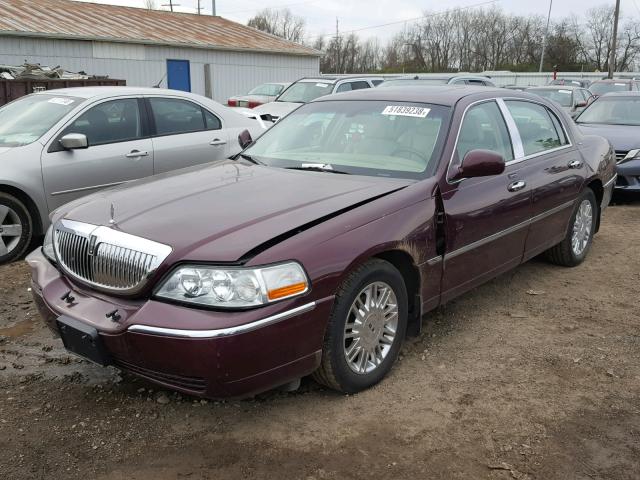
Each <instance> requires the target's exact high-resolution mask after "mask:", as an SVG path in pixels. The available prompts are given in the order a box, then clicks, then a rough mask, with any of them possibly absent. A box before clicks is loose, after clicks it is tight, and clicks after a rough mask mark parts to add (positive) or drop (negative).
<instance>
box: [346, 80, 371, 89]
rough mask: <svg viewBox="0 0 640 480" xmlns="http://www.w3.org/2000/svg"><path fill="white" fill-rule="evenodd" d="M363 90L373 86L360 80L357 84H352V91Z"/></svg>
mask: <svg viewBox="0 0 640 480" xmlns="http://www.w3.org/2000/svg"><path fill="white" fill-rule="evenodd" d="M363 88H371V86H370V85H369V84H368V83H367V82H365V81H364V80H358V81H357V82H351V90H362V89H363Z"/></svg>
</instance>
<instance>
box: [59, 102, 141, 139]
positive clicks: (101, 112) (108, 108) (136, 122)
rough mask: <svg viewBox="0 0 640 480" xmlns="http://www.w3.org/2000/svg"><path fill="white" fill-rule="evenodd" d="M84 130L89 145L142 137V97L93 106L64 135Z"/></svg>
mask: <svg viewBox="0 0 640 480" xmlns="http://www.w3.org/2000/svg"><path fill="white" fill-rule="evenodd" d="M68 133H83V134H85V135H86V136H87V140H88V142H89V146H90V147H91V146H96V145H105V144H107V143H117V142H126V141H130V140H136V139H138V138H141V137H142V124H141V121H140V111H139V109H138V100H136V99H135V98H123V99H120V100H111V101H108V102H104V103H101V104H99V105H96V106H95V107H92V108H90V109H89V110H87V111H86V112H85V113H83V114H82V115H80V116H79V117H78V118H77V119H76V120H74V122H73V123H72V124H71V125H69V126H68V127H67V128H66V129H65V131H64V132H63V133H62V135H61V136H64V135H66V134H68Z"/></svg>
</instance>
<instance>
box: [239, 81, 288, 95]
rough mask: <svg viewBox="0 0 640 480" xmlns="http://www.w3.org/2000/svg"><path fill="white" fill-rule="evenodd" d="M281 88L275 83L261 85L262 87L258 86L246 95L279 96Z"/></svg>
mask: <svg viewBox="0 0 640 480" xmlns="http://www.w3.org/2000/svg"><path fill="white" fill-rule="evenodd" d="M282 87H283V86H282V85H278V84H276V83H263V84H262V85H258V86H257V87H256V88H254V89H252V90H250V91H249V93H248V94H247V95H268V96H272V97H275V96H276V95H279V94H280V92H281V91H282Z"/></svg>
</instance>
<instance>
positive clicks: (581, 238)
mask: <svg viewBox="0 0 640 480" xmlns="http://www.w3.org/2000/svg"><path fill="white" fill-rule="evenodd" d="M599 212H600V210H599V209H598V202H597V200H596V196H595V194H594V193H593V190H591V189H590V188H587V189H585V191H584V192H582V195H580V197H578V200H577V201H576V205H575V207H574V210H573V214H572V215H571V221H570V222H569V228H568V229H567V235H566V237H565V238H564V240H563V241H562V242H560V243H559V244H557V245H556V246H554V247H552V248H550V249H549V250H547V251H546V257H547V259H548V260H549V261H550V262H551V263H555V264H556V265H561V266H563V267H575V266H577V265H580V264H581V263H582V261H583V260H584V259H585V258H586V256H587V254H588V253H589V249H590V248H591V244H592V242H593V235H594V233H595V226H596V222H597V220H598V215H599V214H600V213H599Z"/></svg>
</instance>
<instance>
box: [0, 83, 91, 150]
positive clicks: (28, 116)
mask: <svg viewBox="0 0 640 480" xmlns="http://www.w3.org/2000/svg"><path fill="white" fill-rule="evenodd" d="M82 101H83V99H81V98H77V97H68V96H66V95H64V96H63V95H60V96H56V95H29V96H27V97H23V98H20V99H18V100H16V101H14V102H11V103H9V104H7V105H5V106H4V107H2V108H0V147H21V146H23V145H28V144H30V143H33V142H35V141H36V140H38V139H39V138H40V137H41V136H42V135H44V134H45V133H46V132H47V131H48V130H49V129H50V128H51V127H53V126H54V125H55V124H56V123H57V122H58V121H59V120H60V119H61V118H62V117H64V116H65V115H66V114H67V113H69V112H70V111H71V110H73V109H74V108H75V107H76V106H78V105H79V104H80V103H81V102H82Z"/></svg>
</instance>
